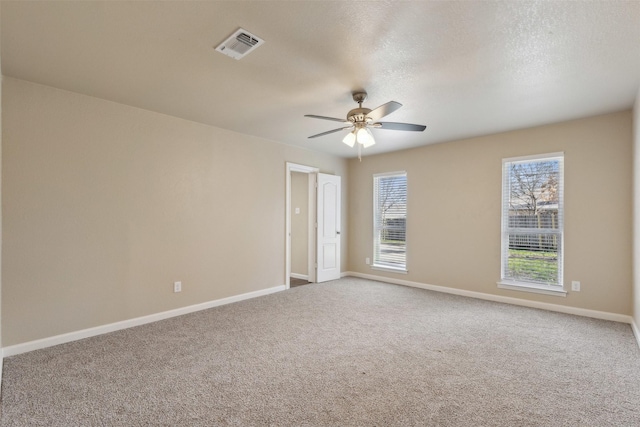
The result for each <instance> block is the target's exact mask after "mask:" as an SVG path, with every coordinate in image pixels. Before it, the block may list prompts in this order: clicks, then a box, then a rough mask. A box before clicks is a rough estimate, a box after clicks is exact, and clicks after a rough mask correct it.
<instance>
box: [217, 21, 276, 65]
mask: <svg viewBox="0 0 640 427" xmlns="http://www.w3.org/2000/svg"><path fill="white" fill-rule="evenodd" d="M262 43H264V40H262V39H261V38H260V37H258V36H256V35H253V34H251V33H250V32H249V31H247V30H243V29H242V28H240V29H239V30H238V31H236V32H235V33H233V35H232V36H231V37H229V38H228V39H226V40H225V41H223V42H222V43H220V45H219V46H218V47H217V48H216V50H217V51H218V52H220V53H224V54H225V55H227V56H230V57H232V58H233V59H240V58H242V57H244V56H245V55H246V54H248V53H249V52H251V51H253V50H254V49H256V48H257V47H258V46H260V45H261V44H262Z"/></svg>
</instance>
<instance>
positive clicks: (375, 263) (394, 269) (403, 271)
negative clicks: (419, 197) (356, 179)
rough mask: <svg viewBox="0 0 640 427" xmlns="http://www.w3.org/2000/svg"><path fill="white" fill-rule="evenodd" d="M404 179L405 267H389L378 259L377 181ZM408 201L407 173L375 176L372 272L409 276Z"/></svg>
mask: <svg viewBox="0 0 640 427" xmlns="http://www.w3.org/2000/svg"><path fill="white" fill-rule="evenodd" d="M400 176H402V177H404V179H405V199H406V203H405V210H404V217H405V224H404V266H392V265H388V264H383V263H380V260H379V259H377V257H376V254H377V251H376V245H377V244H378V245H379V243H378V242H379V241H380V229H379V228H378V226H377V224H378V206H377V201H378V194H377V191H376V188H377V184H376V181H377V180H378V179H380V178H391V177H400ZM408 200H409V179H408V174H407V172H406V171H395V172H383V173H376V174H373V256H372V262H371V269H372V270H381V271H389V272H393V273H401V274H407V273H408V272H409V270H408V269H407V264H408V262H407V261H408V257H407V254H408V242H407V222H408V213H409V209H408Z"/></svg>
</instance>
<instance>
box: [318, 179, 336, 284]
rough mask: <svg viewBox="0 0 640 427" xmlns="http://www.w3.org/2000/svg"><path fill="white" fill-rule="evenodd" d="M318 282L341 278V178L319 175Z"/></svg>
mask: <svg viewBox="0 0 640 427" xmlns="http://www.w3.org/2000/svg"><path fill="white" fill-rule="evenodd" d="M317 209H318V211H317V212H318V216H317V220H318V232H317V239H316V243H317V251H316V255H317V260H318V268H317V272H316V281H318V282H326V281H327V280H335V279H339V278H340V177H339V176H335V175H325V174H323V173H319V174H318V192H317Z"/></svg>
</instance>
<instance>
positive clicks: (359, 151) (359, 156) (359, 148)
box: [356, 142, 362, 161]
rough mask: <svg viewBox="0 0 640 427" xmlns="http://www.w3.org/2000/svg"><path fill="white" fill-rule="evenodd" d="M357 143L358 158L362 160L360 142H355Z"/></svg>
mask: <svg viewBox="0 0 640 427" xmlns="http://www.w3.org/2000/svg"><path fill="white" fill-rule="evenodd" d="M356 144H358V160H360V161H362V144H360V143H359V142H356Z"/></svg>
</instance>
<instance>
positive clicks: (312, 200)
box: [284, 162, 320, 289]
mask: <svg viewBox="0 0 640 427" xmlns="http://www.w3.org/2000/svg"><path fill="white" fill-rule="evenodd" d="M286 172H287V173H286V195H285V200H286V208H285V209H286V214H285V217H286V225H285V239H284V241H285V270H284V287H285V289H289V287H290V282H291V173H292V172H302V173H306V174H307V175H308V177H309V179H308V182H309V191H308V196H309V200H308V209H307V212H308V213H309V221H308V226H309V232H308V234H309V239H308V246H309V248H308V251H307V253H308V257H309V259H308V261H307V264H308V267H307V271H308V276H309V278H308V279H307V280H308V281H309V282H315V281H316V268H315V263H316V216H315V215H316V197H315V196H316V184H315V183H316V177H317V174H318V173H319V172H320V169H318V168H315V167H313V166H306V165H300V164H297V163H291V162H287V167H286Z"/></svg>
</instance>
